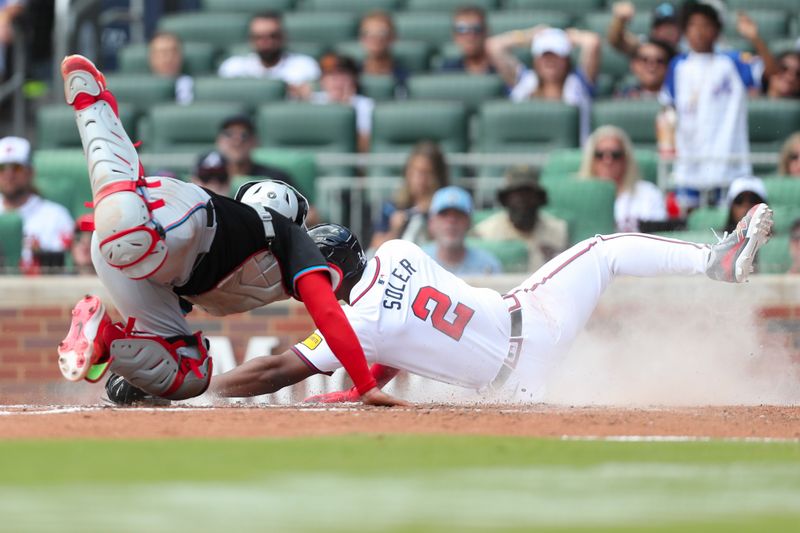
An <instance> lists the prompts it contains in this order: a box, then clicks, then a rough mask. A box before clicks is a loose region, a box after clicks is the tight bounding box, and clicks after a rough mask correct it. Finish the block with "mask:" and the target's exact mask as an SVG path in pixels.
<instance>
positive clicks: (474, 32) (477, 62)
mask: <svg viewBox="0 0 800 533" xmlns="http://www.w3.org/2000/svg"><path fill="white" fill-rule="evenodd" d="M487 35H488V32H487V29H486V13H485V12H484V11H483V9H481V8H479V7H476V6H467V7H461V8H459V9H457V10H456V12H455V14H454V15H453V42H454V43H455V44H456V46H458V48H459V50H461V57H458V58H452V59H446V60H445V61H444V62H443V63H442V66H441V67H440V70H442V71H443V72H464V73H466V74H494V67H492V63H491V61H489V55H488V54H487V53H486V37H487Z"/></svg>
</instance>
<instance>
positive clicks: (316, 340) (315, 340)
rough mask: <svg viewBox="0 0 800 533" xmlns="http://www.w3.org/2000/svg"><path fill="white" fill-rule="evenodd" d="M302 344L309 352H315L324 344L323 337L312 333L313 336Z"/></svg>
mask: <svg viewBox="0 0 800 533" xmlns="http://www.w3.org/2000/svg"><path fill="white" fill-rule="evenodd" d="M300 344H302V345H303V346H305V347H306V348H308V349H309V350H314V349H316V347H317V346H319V345H320V344H322V337H320V336H319V335H317V334H316V333H312V334H311V335H309V336H308V338H307V339H306V340H304V341H303V342H301V343H300Z"/></svg>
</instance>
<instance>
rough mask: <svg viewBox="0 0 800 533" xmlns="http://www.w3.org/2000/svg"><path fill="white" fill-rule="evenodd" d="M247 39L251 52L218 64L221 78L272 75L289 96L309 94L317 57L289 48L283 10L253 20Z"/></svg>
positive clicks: (317, 75)
mask: <svg viewBox="0 0 800 533" xmlns="http://www.w3.org/2000/svg"><path fill="white" fill-rule="evenodd" d="M248 40H249V42H250V47H251V48H252V52H250V53H249V54H244V55H237V56H233V57H229V58H228V59H226V60H225V61H223V62H222V64H221V65H220V66H219V70H218V72H217V73H218V74H219V76H220V77H222V78H269V79H277V80H281V81H283V82H284V83H286V84H287V86H288V94H289V96H290V97H293V98H296V97H302V96H307V95H308V94H310V92H311V83H312V82H314V81H316V80H317V79H319V76H320V70H319V65H317V62H316V61H315V60H314V58H312V57H310V56H307V55H303V54H296V53H293V52H289V51H287V50H286V36H285V32H284V28H283V20H282V18H281V15H280V13H277V12H273V11H267V12H264V13H259V14H257V15H255V16H254V17H253V18H252V19H251V20H250V27H249V34H248Z"/></svg>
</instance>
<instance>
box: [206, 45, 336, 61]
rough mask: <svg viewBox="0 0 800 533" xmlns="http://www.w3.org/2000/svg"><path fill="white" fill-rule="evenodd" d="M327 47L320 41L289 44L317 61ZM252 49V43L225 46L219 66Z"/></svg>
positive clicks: (290, 47)
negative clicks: (230, 58)
mask: <svg viewBox="0 0 800 533" xmlns="http://www.w3.org/2000/svg"><path fill="white" fill-rule="evenodd" d="M327 48H328V47H327V45H324V44H320V43H307V42H298V41H292V42H291V43H290V44H289V51H290V52H294V53H296V54H305V55H307V56H311V57H313V58H314V59H316V60H317V61H319V59H320V58H321V57H322V55H323V54H324V53H325V52H326V50H327ZM252 51H253V50H252V48H251V47H250V43H234V44H232V45H230V46H227V47H226V48H225V53H223V54H222V55H221V56H220V57H219V60H218V61H217V66H219V64H221V63H222V62H223V61H225V60H226V59H228V58H229V57H231V56H238V55H246V54H249V53H251V52H252Z"/></svg>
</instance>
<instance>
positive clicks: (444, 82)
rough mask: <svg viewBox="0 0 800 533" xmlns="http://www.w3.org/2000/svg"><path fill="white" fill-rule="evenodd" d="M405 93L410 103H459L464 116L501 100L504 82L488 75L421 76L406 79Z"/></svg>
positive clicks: (497, 77)
mask: <svg viewBox="0 0 800 533" xmlns="http://www.w3.org/2000/svg"><path fill="white" fill-rule="evenodd" d="M408 94H409V97H410V98H411V99H412V100H455V101H457V102H462V103H463V104H464V105H465V106H466V108H467V112H468V113H474V112H475V111H477V109H478V108H479V107H480V106H481V104H482V103H483V102H484V101H486V100H492V99H495V98H502V97H503V96H504V94H505V83H503V80H502V79H500V77H499V76H495V75H490V74H487V75H474V74H432V75H421V76H413V77H411V78H410V79H409V80H408Z"/></svg>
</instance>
